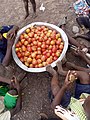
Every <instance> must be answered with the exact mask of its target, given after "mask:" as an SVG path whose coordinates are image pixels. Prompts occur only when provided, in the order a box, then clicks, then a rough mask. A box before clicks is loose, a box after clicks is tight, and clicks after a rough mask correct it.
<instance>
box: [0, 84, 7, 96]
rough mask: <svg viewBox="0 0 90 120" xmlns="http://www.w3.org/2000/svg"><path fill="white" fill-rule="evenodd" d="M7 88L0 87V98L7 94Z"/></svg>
mask: <svg viewBox="0 0 90 120" xmlns="http://www.w3.org/2000/svg"><path fill="white" fill-rule="evenodd" d="M8 90H9V89H8V87H7V86H0V96H5V94H6V93H7V92H8Z"/></svg>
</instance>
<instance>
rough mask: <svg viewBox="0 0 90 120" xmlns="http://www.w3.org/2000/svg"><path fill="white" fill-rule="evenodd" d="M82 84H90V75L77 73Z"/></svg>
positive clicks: (82, 72)
mask: <svg viewBox="0 0 90 120" xmlns="http://www.w3.org/2000/svg"><path fill="white" fill-rule="evenodd" d="M76 73H77V76H78V79H79V80H80V83H81V84H90V78H89V77H90V75H89V73H87V72H84V71H76Z"/></svg>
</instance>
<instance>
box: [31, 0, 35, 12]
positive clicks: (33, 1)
mask: <svg viewBox="0 0 90 120" xmlns="http://www.w3.org/2000/svg"><path fill="white" fill-rule="evenodd" d="M30 2H31V3H32V7H33V12H34V13H36V2H35V0H30Z"/></svg>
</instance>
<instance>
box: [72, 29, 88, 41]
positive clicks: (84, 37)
mask: <svg viewBox="0 0 90 120" xmlns="http://www.w3.org/2000/svg"><path fill="white" fill-rule="evenodd" d="M78 37H80V38H83V39H86V40H88V41H90V31H89V32H88V33H86V34H83V35H81V34H77V35H75V36H74V38H78Z"/></svg>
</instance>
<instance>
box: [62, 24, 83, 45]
mask: <svg viewBox="0 0 90 120" xmlns="http://www.w3.org/2000/svg"><path fill="white" fill-rule="evenodd" d="M61 28H62V29H63V30H64V31H65V32H66V34H67V36H68V40H69V43H70V44H71V45H74V46H76V47H81V44H80V43H79V42H78V41H76V40H75V39H74V38H73V37H72V36H71V33H70V31H69V30H67V29H66V28H65V25H63V26H62V27H61Z"/></svg>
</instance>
